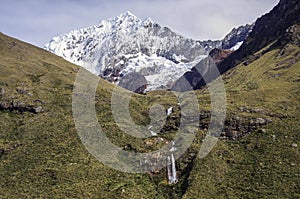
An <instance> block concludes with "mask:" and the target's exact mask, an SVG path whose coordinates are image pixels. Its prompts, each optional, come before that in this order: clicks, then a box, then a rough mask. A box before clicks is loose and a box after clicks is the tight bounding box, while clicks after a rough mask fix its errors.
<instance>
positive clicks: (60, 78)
mask: <svg viewBox="0 0 300 199" xmlns="http://www.w3.org/2000/svg"><path fill="white" fill-rule="evenodd" d="M295 29H296V28H295ZM263 50H265V49H263ZM260 53H261V52H257V53H256V54H260ZM299 54H300V48H299V46H297V45H295V43H290V44H288V45H286V46H285V47H284V48H282V49H278V48H277V49H273V50H271V51H269V52H268V53H265V54H264V55H263V56H260V57H259V58H258V59H257V60H255V61H253V62H251V63H250V64H249V65H248V66H244V65H243V64H240V65H238V66H237V67H236V68H234V69H232V70H230V71H228V72H227V73H226V74H224V77H223V78H224V82H225V87H226V91H227V92H226V94H227V102H228V104H227V107H228V110H227V117H226V121H225V127H224V130H223V131H224V132H223V134H222V135H221V138H222V139H221V140H219V141H218V143H217V145H216V146H215V147H214V149H213V151H212V152H211V153H210V154H209V155H208V156H207V157H205V158H204V159H200V158H199V157H198V156H197V154H198V152H199V149H200V147H201V143H202V140H203V139H204V136H205V134H206V131H207V128H208V126H207V125H208V122H209V119H210V118H209V116H210V109H211V107H210V95H209V92H208V90H207V89H203V90H198V91H195V94H196V95H197V98H198V100H199V106H200V113H199V114H200V122H199V131H198V133H197V135H196V139H195V140H194V142H193V143H192V145H191V147H190V148H189V149H188V150H187V151H186V152H185V153H184V154H183V155H182V156H181V157H180V158H179V159H178V160H177V161H176V169H177V175H178V182H177V183H176V184H171V185H170V184H168V181H167V175H166V170H165V169H162V170H160V171H154V172H153V173H148V174H128V173H123V172H120V171H117V170H114V169H111V168H110V167H108V166H105V165H104V164H102V163H100V162H99V161H98V160H97V159H96V158H95V157H93V156H92V155H90V154H89V153H88V151H87V150H86V148H85V147H84V146H83V144H82V142H81V140H80V138H79V136H78V134H77V131H76V129H75V124H74V120H73V116H72V91H73V87H74V86H73V83H74V81H75V76H76V74H77V72H78V69H79V67H78V66H75V65H73V64H70V63H68V62H66V61H64V60H63V59H62V58H59V57H57V56H55V55H53V54H51V53H49V52H47V51H44V50H42V49H39V48H36V47H34V46H31V45H29V44H25V43H23V42H20V41H18V40H15V39H13V38H10V37H7V36H5V35H2V34H0V57H1V59H0V66H1V67H0V72H1V73H0V89H1V94H0V102H1V103H0V105H1V108H0V117H1V120H0V125H1V128H0V183H1V186H0V196H1V198H26V197H29V198H33V197H41V198H47V197H52V198H66V197H67V198H82V197H91V198H267V197H271V198H297V197H299V196H300V192H299V190H300V189H299V184H300V181H299V179H300V178H299V174H300V170H299V168H300V167H299V165H300V162H299V160H300V158H299V155H300V154H299V146H300V137H299V131H300V126H299V122H298V118H299V116H300V110H299V107H300V104H299V101H300V100H299V93H300V90H299V88H300V86H299V83H300V76H299V75H298V74H300V71H299V70H300V63H299V59H297V58H299ZM87 74H89V73H87ZM245 74H247V75H245ZM99 81H100V82H99V85H98V87H97V91H96V112H97V118H98V120H99V123H100V124H101V126H102V128H103V129H104V130H105V132H106V135H107V136H108V137H109V139H111V140H112V142H113V143H115V144H116V145H118V146H119V147H122V148H123V149H125V150H127V151H139V152H149V151H152V150H155V149H159V148H161V147H162V146H164V145H166V144H167V143H168V142H170V141H171V140H172V139H173V137H174V134H175V132H176V130H177V128H178V122H179V119H180V114H179V113H180V110H179V109H178V107H177V103H178V102H177V100H176V99H175V96H174V95H173V94H172V92H167V91H155V92H150V93H147V94H146V95H133V96H132V98H131V101H130V104H131V105H130V107H131V108H130V114H131V116H132V117H133V119H134V121H135V122H136V123H138V124H141V125H147V124H149V122H150V121H149V107H151V105H152V104H153V103H155V102H157V103H159V104H162V105H163V106H164V107H165V108H168V107H170V106H172V107H174V113H172V115H171V116H170V117H168V120H167V121H168V122H167V124H166V125H165V127H164V128H163V131H162V132H160V133H159V134H158V135H156V136H154V137H150V138H145V139H142V138H138V139H137V138H134V137H132V136H129V135H127V134H125V133H124V132H122V131H121V130H120V129H119V128H118V126H116V124H115V121H114V118H113V116H112V112H111V96H112V92H113V90H114V89H117V90H118V91H120V92H121V93H123V95H127V94H128V95H129V94H130V93H128V92H127V91H125V90H123V89H121V88H117V87H114V86H113V85H111V84H109V83H107V82H106V81H103V80H101V79H99ZM130 95H131V94H130ZM187 99H188V97H187ZM123 119H124V120H127V119H128V118H123Z"/></svg>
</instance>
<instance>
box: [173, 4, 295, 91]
mask: <svg viewBox="0 0 300 199" xmlns="http://www.w3.org/2000/svg"><path fill="white" fill-rule="evenodd" d="M299 13H300V1H299V0H281V1H280V2H279V3H278V5H276V6H275V7H274V8H273V9H272V10H271V11H270V12H269V13H268V14H266V15H264V16H262V17H261V18H259V19H257V21H256V22H255V25H254V27H253V30H252V31H251V32H250V34H249V36H248V37H247V38H246V40H245V41H244V43H243V44H242V46H241V47H240V48H239V49H238V50H237V51H234V52H233V53H231V54H230V55H229V56H228V57H227V58H226V59H224V60H223V61H222V62H220V63H219V64H218V66H217V68H218V70H219V72H220V74H223V73H225V72H227V71H228V70H229V69H231V68H233V67H235V66H236V65H237V64H239V63H242V62H244V65H248V64H250V63H251V62H252V61H254V60H255V59H257V58H259V56H260V55H254V53H255V52H258V51H259V50H261V49H263V48H265V47H267V46H268V45H270V44H272V43H273V45H272V46H271V47H270V48H269V50H272V49H274V48H280V49H282V48H284V46H285V45H286V44H289V43H293V44H297V45H299V40H300V36H299V29H300V28H299V24H300V14H299ZM266 52H268V50H266V51H264V52H263V53H266ZM211 66H213V65H211ZM199 70H200V71H201V70H202V71H205V73H201V74H202V75H203V74H205V75H206V76H207V77H208V78H207V79H211V78H212V77H215V78H216V76H215V75H211V74H209V71H210V70H212V69H210V68H208V67H207V66H204V67H203V68H201V63H200V64H198V65H197V66H195V67H194V68H192V70H191V71H189V72H187V73H185V74H184V75H183V76H182V77H181V78H180V79H179V80H178V81H177V82H176V83H175V86H174V88H175V90H181V91H186V90H188V89H187V87H186V86H182V88H184V89H178V88H179V87H180V86H179V85H178V84H179V82H182V79H183V78H185V79H186V82H189V83H190V84H191V86H190V87H189V88H192V89H199V88H200V87H202V86H204V85H206V83H208V82H206V81H203V80H204V78H203V77H202V75H201V74H200V73H199V72H198V71H199Z"/></svg>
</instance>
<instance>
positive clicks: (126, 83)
mask: <svg viewBox="0 0 300 199" xmlns="http://www.w3.org/2000/svg"><path fill="white" fill-rule="evenodd" d="M119 85H120V86H121V87H123V88H126V89H127V90H130V91H133V92H136V93H140V94H141V93H144V91H145V89H146V88H147V80H146V78H145V77H144V76H143V75H141V74H140V73H136V72H133V73H129V74H127V75H125V76H124V77H122V79H121V80H120V82H119Z"/></svg>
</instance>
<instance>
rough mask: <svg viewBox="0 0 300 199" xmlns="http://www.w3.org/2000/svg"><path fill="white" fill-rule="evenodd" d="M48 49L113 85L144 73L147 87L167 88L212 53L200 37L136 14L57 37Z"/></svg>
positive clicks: (126, 14)
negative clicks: (124, 78)
mask: <svg viewBox="0 0 300 199" xmlns="http://www.w3.org/2000/svg"><path fill="white" fill-rule="evenodd" d="M45 49H47V50H49V51H50V52H53V53H55V54H57V55H59V56H62V57H63V58H65V59H66V60H68V61H70V62H73V63H75V64H78V65H80V66H82V67H84V68H86V69H87V70H89V71H90V72H92V73H94V74H95V75H99V76H102V77H103V78H105V79H107V80H109V81H111V82H113V83H119V80H120V79H122V77H123V76H125V75H127V74H129V73H131V72H135V73H139V74H141V75H142V76H144V77H145V78H146V80H147V85H148V87H147V90H153V89H160V88H168V87H169V85H171V84H172V82H174V81H175V80H176V79H177V78H179V77H180V76H181V75H183V74H184V73H185V72H186V71H188V70H190V69H191V68H192V67H193V66H195V65H196V64H197V63H198V62H199V61H200V60H201V59H203V58H204V57H206V56H207V52H206V51H205V50H204V49H203V48H202V46H201V44H200V42H199V41H195V40H192V39H187V38H184V37H182V36H181V35H178V34H176V33H174V32H173V31H171V30H170V29H169V28H167V27H162V26H160V25H159V24H158V23H157V22H156V21H154V20H153V19H151V18H147V19H145V20H141V19H140V18H138V17H136V16H135V15H133V14H132V13H131V12H126V13H123V14H121V15H119V16H117V17H114V18H110V19H108V20H102V21H100V23H99V24H98V25H94V26H90V27H87V28H84V29H80V30H73V31H71V32H69V33H66V34H62V35H59V36H57V37H54V38H53V39H52V40H51V41H50V42H49V43H48V44H46V45H45ZM123 86H124V85H123ZM124 87H126V85H125V86H124Z"/></svg>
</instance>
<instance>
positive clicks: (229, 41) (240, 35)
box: [201, 24, 254, 51]
mask: <svg viewBox="0 0 300 199" xmlns="http://www.w3.org/2000/svg"><path fill="white" fill-rule="evenodd" d="M253 26H254V24H251V25H248V24H247V25H245V26H240V27H238V28H234V29H232V31H231V32H230V33H229V34H227V35H226V36H225V38H224V39H222V40H216V41H212V40H207V41H201V44H202V45H203V47H204V48H205V50H207V51H211V50H212V49H214V48H219V49H231V48H233V47H234V46H236V45H237V44H238V43H239V42H243V41H244V40H245V39H246V38H247V37H248V35H249V33H250V32H251V31H252V29H253Z"/></svg>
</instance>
